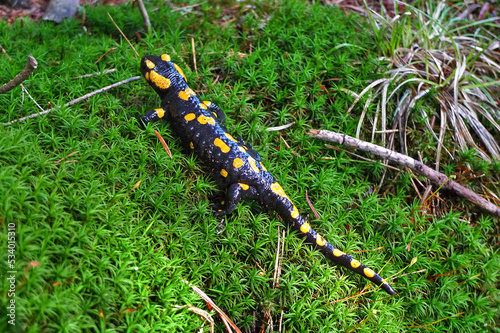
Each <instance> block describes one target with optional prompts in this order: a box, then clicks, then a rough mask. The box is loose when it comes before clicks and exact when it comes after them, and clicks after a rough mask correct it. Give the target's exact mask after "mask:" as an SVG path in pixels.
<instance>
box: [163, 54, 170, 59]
mask: <svg viewBox="0 0 500 333" xmlns="http://www.w3.org/2000/svg"><path fill="white" fill-rule="evenodd" d="M161 60H163V61H171V60H170V56H169V55H168V54H162V55H161Z"/></svg>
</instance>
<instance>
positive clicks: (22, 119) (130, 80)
mask: <svg viewBox="0 0 500 333" xmlns="http://www.w3.org/2000/svg"><path fill="white" fill-rule="evenodd" d="M140 78H141V77H140V76H134V77H131V78H129V79H126V80H123V81H120V82H117V83H114V84H112V85H110V86H107V87H104V88H101V89H97V90H95V91H93V92H91V93H88V94H86V95H83V96H82V97H78V98H77V99H74V100H72V101H71V102H68V103H66V104H64V105H63V106H64V107H66V106H70V105H73V104H76V103H78V102H81V101H83V100H84V99H87V98H89V97H92V96H94V95H97V94H100V93H102V92H105V91H108V90H110V89H113V88H116V87H118V86H121V85H123V84H126V83H129V82H132V81H136V80H139V79H140ZM60 108H61V107H60V106H56V107H53V108H52V109H48V110H45V111H42V112H38V113H34V114H32V115H29V116H26V117H22V118H18V119H15V120H12V121H9V122H8V123H4V124H3V125H4V126H8V125H12V124H13V123H17V122H19V121H24V120H26V119H31V118H36V117H38V116H42V115H44V114H47V113H50V112H52V111H54V110H56V109H60Z"/></svg>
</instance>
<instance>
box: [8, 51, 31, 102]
mask: <svg viewBox="0 0 500 333" xmlns="http://www.w3.org/2000/svg"><path fill="white" fill-rule="evenodd" d="M37 67H38V62H37V61H36V59H35V58H34V57H33V56H32V55H31V54H30V55H28V62H27V63H26V66H24V69H23V70H22V71H20V72H19V74H17V75H16V77H15V78H13V79H12V80H11V81H9V82H7V83H6V84H4V85H3V86H1V87H0V94H3V93H5V92H7V91H9V90H11V89H13V88H15V87H17V86H18V85H20V84H21V83H22V82H23V81H24V80H26V79H27V78H28V77H29V76H30V75H31V73H33V71H34V70H35V69H36V68H37Z"/></svg>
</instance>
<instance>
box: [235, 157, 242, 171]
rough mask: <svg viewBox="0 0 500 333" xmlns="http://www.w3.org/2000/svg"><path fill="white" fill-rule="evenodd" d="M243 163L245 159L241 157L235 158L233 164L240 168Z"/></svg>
mask: <svg viewBox="0 0 500 333" xmlns="http://www.w3.org/2000/svg"><path fill="white" fill-rule="evenodd" d="M242 165H243V160H242V159H241V158H239V157H237V158H235V159H234V161H233V166H234V167H235V168H236V169H238V168H241V167H242Z"/></svg>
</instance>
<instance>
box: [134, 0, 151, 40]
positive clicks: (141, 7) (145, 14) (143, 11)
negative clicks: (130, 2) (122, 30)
mask: <svg viewBox="0 0 500 333" xmlns="http://www.w3.org/2000/svg"><path fill="white" fill-rule="evenodd" d="M136 1H137V4H138V5H139V10H140V12H141V14H142V19H143V20H144V28H146V32H147V33H148V35H150V34H151V22H149V16H148V12H147V11H146V7H145V6H144V2H142V0H136Z"/></svg>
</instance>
